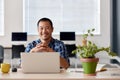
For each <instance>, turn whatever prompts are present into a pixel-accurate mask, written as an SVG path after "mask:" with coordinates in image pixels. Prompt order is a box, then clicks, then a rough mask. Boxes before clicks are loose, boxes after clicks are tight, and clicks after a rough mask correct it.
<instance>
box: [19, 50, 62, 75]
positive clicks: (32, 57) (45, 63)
mask: <svg viewBox="0 0 120 80" xmlns="http://www.w3.org/2000/svg"><path fill="white" fill-rule="evenodd" d="M21 69H22V72H23V73H59V72H60V57H59V53H58V52H38V53H25V52H22V53H21Z"/></svg>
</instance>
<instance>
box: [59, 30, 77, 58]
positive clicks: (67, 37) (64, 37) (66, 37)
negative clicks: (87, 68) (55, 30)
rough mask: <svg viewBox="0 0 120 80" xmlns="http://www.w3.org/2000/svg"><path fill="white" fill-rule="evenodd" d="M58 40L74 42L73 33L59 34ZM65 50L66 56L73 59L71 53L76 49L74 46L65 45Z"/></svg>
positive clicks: (73, 55)
mask: <svg viewBox="0 0 120 80" xmlns="http://www.w3.org/2000/svg"><path fill="white" fill-rule="evenodd" d="M60 40H62V41H75V32H60ZM65 46H66V48H67V54H68V56H69V57H75V54H72V51H73V50H75V49H76V45H75V44H65Z"/></svg>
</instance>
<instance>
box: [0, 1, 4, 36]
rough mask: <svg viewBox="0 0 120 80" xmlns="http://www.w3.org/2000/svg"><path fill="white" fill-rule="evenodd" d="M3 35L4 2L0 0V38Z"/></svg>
mask: <svg viewBox="0 0 120 80" xmlns="http://www.w3.org/2000/svg"><path fill="white" fill-rule="evenodd" d="M3 35H4V0H0V36H3Z"/></svg>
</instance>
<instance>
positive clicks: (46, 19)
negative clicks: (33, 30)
mask: <svg viewBox="0 0 120 80" xmlns="http://www.w3.org/2000/svg"><path fill="white" fill-rule="evenodd" d="M41 21H48V22H49V23H50V25H51V27H52V28H53V23H52V21H51V20H50V19H49V18H41V19H40V20H39V21H38V22H37V26H38V27H39V23H40V22H41Z"/></svg>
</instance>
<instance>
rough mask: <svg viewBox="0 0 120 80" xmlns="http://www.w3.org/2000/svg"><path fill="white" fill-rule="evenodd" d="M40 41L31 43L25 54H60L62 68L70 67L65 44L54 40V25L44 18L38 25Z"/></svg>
mask: <svg viewBox="0 0 120 80" xmlns="http://www.w3.org/2000/svg"><path fill="white" fill-rule="evenodd" d="M37 30H38V34H39V39H38V40H34V41H32V42H31V43H29V44H28V45H27V47H26V49H25V52H30V53H31V52H59V53H60V66H61V67H63V68H65V69H67V68H68V67H69V58H68V55H67V50H66V47H65V45H64V43H63V42H61V41H59V40H57V39H54V38H53V37H52V32H53V30H54V28H53V23H52V21H51V20H50V19H48V18H42V19H40V20H39V21H38V23H37Z"/></svg>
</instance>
